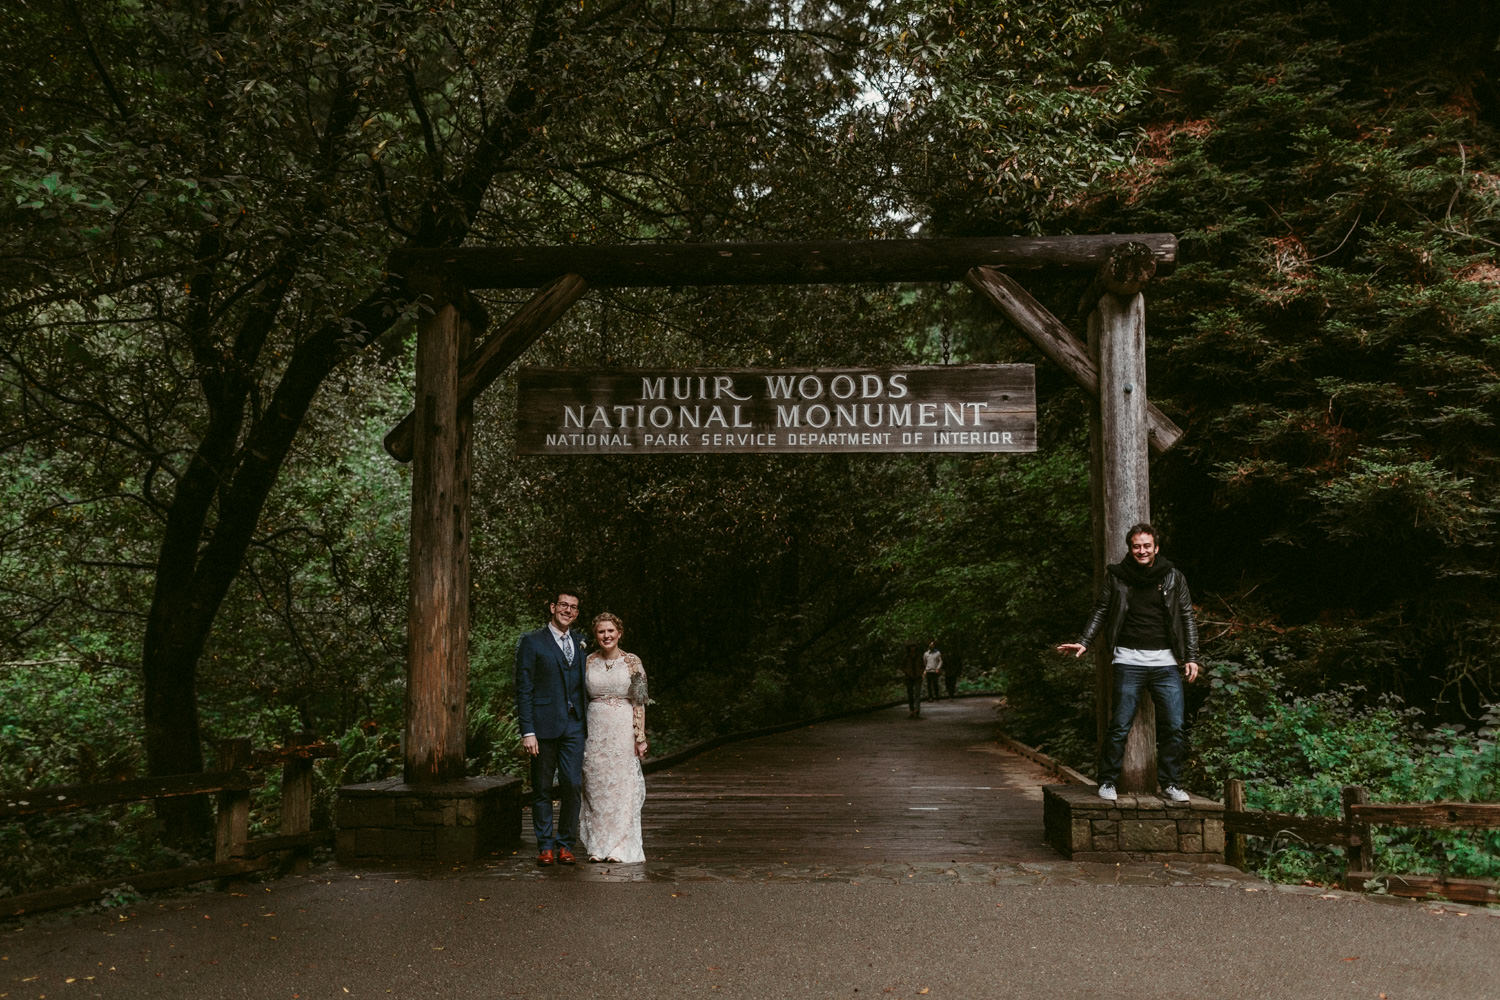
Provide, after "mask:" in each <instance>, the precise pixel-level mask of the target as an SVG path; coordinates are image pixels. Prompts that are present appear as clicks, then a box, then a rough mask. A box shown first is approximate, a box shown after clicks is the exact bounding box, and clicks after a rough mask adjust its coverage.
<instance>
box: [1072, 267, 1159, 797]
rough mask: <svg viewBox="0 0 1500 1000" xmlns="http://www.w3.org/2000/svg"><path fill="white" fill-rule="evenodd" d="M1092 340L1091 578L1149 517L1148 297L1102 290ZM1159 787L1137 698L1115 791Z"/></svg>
mask: <svg viewBox="0 0 1500 1000" xmlns="http://www.w3.org/2000/svg"><path fill="white" fill-rule="evenodd" d="M1089 347H1090V350H1091V351H1093V352H1094V353H1095V355H1096V364H1097V366H1098V371H1099V398H1098V413H1099V425H1098V433H1097V434H1094V435H1091V437H1093V439H1094V442H1093V448H1092V451H1093V455H1094V462H1095V469H1094V477H1093V478H1094V482H1095V483H1096V486H1095V491H1096V492H1095V503H1096V505H1097V506H1096V507H1095V511H1094V524H1095V545H1096V550H1095V582H1096V584H1097V585H1099V586H1102V585H1103V583H1104V567H1105V566H1106V565H1108V564H1110V563H1115V562H1119V561H1120V560H1121V559H1123V558H1125V556H1126V555H1127V554H1128V551H1129V547H1128V545H1127V544H1126V539H1125V532H1126V531H1127V530H1128V529H1129V528H1130V526H1131V525H1132V524H1137V523H1139V522H1142V521H1149V520H1150V519H1151V474H1150V465H1149V457H1150V451H1149V448H1148V447H1147V443H1146V438H1147V420H1146V303H1145V299H1143V298H1142V297H1141V296H1140V295H1139V294H1137V295H1133V296H1131V297H1130V298H1128V299H1125V300H1123V301H1122V300H1121V299H1119V298H1117V297H1116V296H1114V295H1112V294H1109V293H1106V294H1104V295H1101V296H1100V297H1099V301H1098V304H1097V306H1095V308H1094V311H1093V312H1092V313H1090V314H1089ZM1112 652H1113V651H1112V650H1111V649H1109V648H1108V647H1107V646H1106V645H1103V644H1101V645H1100V646H1099V647H1098V648H1097V651H1096V653H1095V657H1096V664H1097V678H1098V682H1097V684H1096V691H1097V692H1098V693H1099V694H1100V695H1101V697H1100V699H1099V701H1098V702H1096V704H1097V712H1098V713H1099V715H1100V718H1101V727H1100V728H1101V731H1102V727H1103V726H1105V725H1107V724H1108V721H1107V720H1108V718H1109V713H1110V712H1111V711H1112V710H1113V706H1112V705H1111V704H1110V702H1111V698H1112V695H1113V690H1114V680H1113V674H1114V668H1113V663H1112V655H1111V654H1112ZM1155 788H1156V708H1155V706H1154V705H1153V704H1152V702H1151V699H1150V698H1143V699H1142V700H1141V704H1140V708H1139V709H1138V710H1137V712H1136V716H1135V724H1134V725H1133V726H1132V727H1131V730H1130V736H1129V738H1128V739H1127V740H1126V741H1125V765H1124V769H1123V770H1122V771H1121V773H1120V791H1122V792H1150V791H1153V790H1154V789H1155Z"/></svg>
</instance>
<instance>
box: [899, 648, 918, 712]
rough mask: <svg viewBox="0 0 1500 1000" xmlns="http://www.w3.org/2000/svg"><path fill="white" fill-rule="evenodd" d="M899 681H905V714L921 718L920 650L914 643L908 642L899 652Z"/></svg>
mask: <svg viewBox="0 0 1500 1000" xmlns="http://www.w3.org/2000/svg"><path fill="white" fill-rule="evenodd" d="M901 679H902V680H904V681H906V714H907V717H908V718H911V719H920V718H921V717H922V650H921V649H920V648H918V646H917V644H916V643H914V642H908V643H907V644H906V648H905V649H903V650H902V651H901Z"/></svg>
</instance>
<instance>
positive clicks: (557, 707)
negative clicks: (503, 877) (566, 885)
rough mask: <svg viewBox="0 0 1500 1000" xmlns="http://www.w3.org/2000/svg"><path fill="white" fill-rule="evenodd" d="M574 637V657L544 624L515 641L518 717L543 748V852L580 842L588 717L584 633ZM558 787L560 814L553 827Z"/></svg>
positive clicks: (539, 822)
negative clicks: (568, 655) (584, 683)
mask: <svg viewBox="0 0 1500 1000" xmlns="http://www.w3.org/2000/svg"><path fill="white" fill-rule="evenodd" d="M571 634H572V637H573V659H572V660H571V661H570V660H568V659H566V658H565V657H564V656H563V651H562V649H561V647H559V646H558V644H557V640H556V639H555V638H554V637H553V635H552V630H551V629H550V628H548V627H547V626H545V625H544V626H542V627H541V628H539V629H537V630H536V631H535V632H527V633H526V634H525V635H523V636H521V641H520V642H518V643H517V644H516V716H517V721H518V722H519V724H520V728H521V735H522V736H525V735H526V734H527V733H533V734H535V735H536V740H537V746H538V747H539V748H540V751H541V752H540V753H538V754H537V755H536V756H534V757H532V758H531V827H532V829H533V830H535V831H536V846H537V850H539V851H550V850H553V849H555V848H563V847H566V848H568V849H569V850H572V849H573V848H574V847H577V846H578V811H579V806H580V802H581V790H582V787H583V743H584V738H585V736H586V735H587V734H586V732H585V729H584V719H585V717H586V713H587V707H588V703H587V699H586V698H585V696H584V690H583V660H584V656H585V655H586V654H585V651H584V648H583V641H582V636H581V635H580V634H579V633H578V632H576V631H575V632H573V633H571ZM554 789H555V793H556V795H557V797H558V798H559V799H561V801H562V815H561V816H560V817H558V823H557V827H556V829H555V830H554V828H553V822H552V798H553V795H554Z"/></svg>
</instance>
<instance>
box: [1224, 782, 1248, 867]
mask: <svg viewBox="0 0 1500 1000" xmlns="http://www.w3.org/2000/svg"><path fill="white" fill-rule="evenodd" d="M1224 811H1225V812H1227V813H1228V812H1244V811H1245V783H1244V782H1243V781H1241V780H1240V779H1239V778H1230V779H1229V780H1228V781H1226V782H1224ZM1224 862H1225V863H1226V864H1230V865H1234V867H1236V868H1239V869H1241V870H1243V869H1244V867H1245V835H1244V834H1243V833H1231V834H1230V835H1229V837H1228V839H1226V840H1225V841H1224Z"/></svg>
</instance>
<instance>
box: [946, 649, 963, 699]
mask: <svg viewBox="0 0 1500 1000" xmlns="http://www.w3.org/2000/svg"><path fill="white" fill-rule="evenodd" d="M963 669H964V655H963V653H955V652H954V651H953V650H951V649H950V650H948V655H947V656H945V657H943V687H945V688H947V689H948V697H950V698H952V697H954V696H956V695H957V694H958V675H959V674H961V673H962V672H963Z"/></svg>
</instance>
